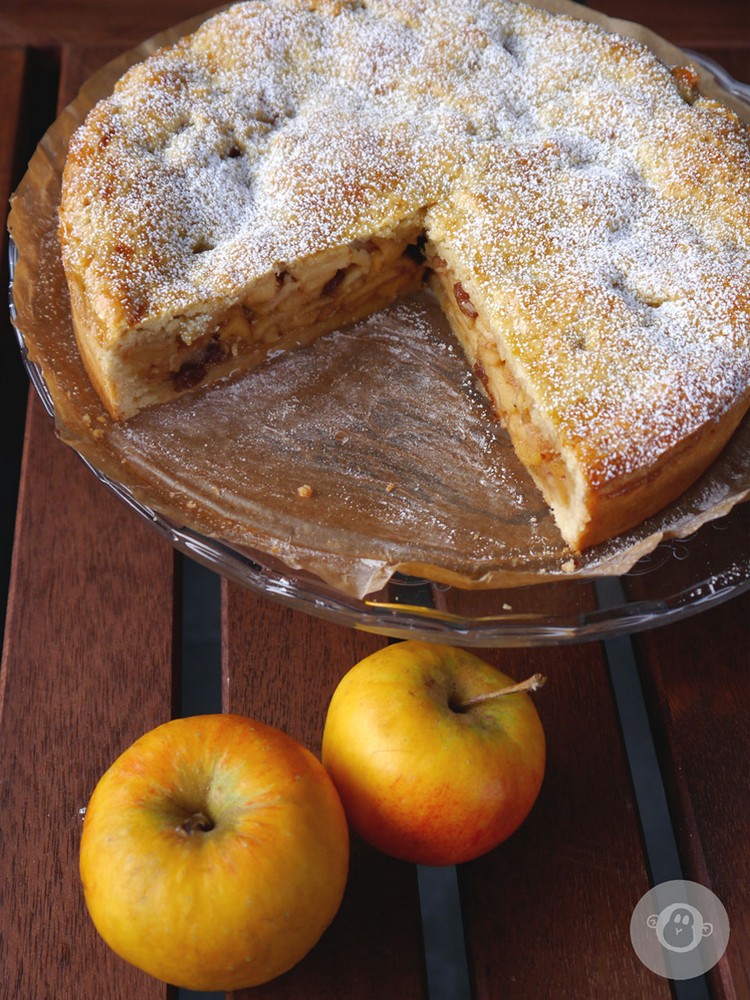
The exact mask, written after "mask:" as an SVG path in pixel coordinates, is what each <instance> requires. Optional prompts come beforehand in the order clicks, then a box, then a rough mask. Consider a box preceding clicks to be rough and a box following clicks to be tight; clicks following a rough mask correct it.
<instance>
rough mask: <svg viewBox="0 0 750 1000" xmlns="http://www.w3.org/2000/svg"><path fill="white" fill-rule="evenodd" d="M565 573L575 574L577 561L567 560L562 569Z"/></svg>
mask: <svg viewBox="0 0 750 1000" xmlns="http://www.w3.org/2000/svg"><path fill="white" fill-rule="evenodd" d="M560 569H562V571H563V573H575V571H576V561H575V559H566V560H565V562H564V563H563V564H562V566H561V567H560Z"/></svg>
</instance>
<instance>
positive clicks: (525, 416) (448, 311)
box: [427, 249, 582, 532]
mask: <svg viewBox="0 0 750 1000" xmlns="http://www.w3.org/2000/svg"><path fill="white" fill-rule="evenodd" d="M427 266H428V268H429V273H430V286H431V288H432V290H433V292H434V293H435V295H436V296H437V298H438V300H439V302H440V305H441V307H442V309H443V311H444V313H445V315H446V317H447V319H448V321H449V323H450V325H451V328H452V330H453V332H454V334H455V335H456V337H457V339H458V341H459V342H460V344H461V347H462V348H463V351H464V353H465V355H466V357H467V359H468V361H469V363H470V365H471V366H472V369H473V371H474V374H475V376H476V378H477V380H478V382H479V384H480V385H481V387H482V388H483V390H484V392H485V393H486V395H487V396H488V397H489V400H490V402H491V404H492V407H493V409H494V411H495V413H496V415H497V417H498V419H499V420H500V421H501V422H502V424H503V425H504V427H505V428H506V429H507V431H508V433H509V435H510V438H511V441H512V442H513V447H514V449H515V452H516V454H517V455H518V457H519V459H520V461H521V462H522V463H523V465H524V466H525V467H526V468H527V470H528V471H529V473H530V475H531V476H532V478H533V480H534V482H535V483H536V485H537V487H538V488H539V489H540V490H541V492H542V494H543V495H544V498H545V500H546V502H547V504H548V505H549V506H550V507H551V508H552V510H553V512H554V514H555V518H556V519H557V521H558V524H559V525H560V526H561V528H562V530H563V532H565V530H566V528H567V525H568V524H573V523H574V522H577V519H578V516H579V515H578V514H577V513H576V514H575V515H574V514H573V511H574V510H576V509H577V507H578V503H579V501H578V497H579V496H580V495H581V494H582V484H581V483H580V475H579V473H578V472H577V470H576V469H575V468H574V467H572V466H571V464H570V463H569V462H567V461H566V459H565V456H564V453H563V449H562V448H561V447H560V446H559V444H558V442H557V441H556V439H555V435H554V431H553V430H552V429H551V428H550V427H549V426H548V424H547V421H546V420H545V419H544V416H543V414H541V413H540V412H539V410H538V409H537V407H536V406H535V404H534V401H533V399H532V398H531V395H530V394H529V393H528V392H527V391H526V390H525V388H524V377H523V373H522V372H521V371H520V370H519V368H518V366H517V365H516V364H514V362H513V361H512V360H511V357H510V355H509V354H506V353H505V352H504V351H503V344H502V339H501V338H500V337H499V336H497V335H496V334H493V333H491V332H490V325H489V323H488V322H487V321H486V320H485V319H484V318H483V316H482V313H481V308H479V307H478V305H477V304H476V303H475V302H473V301H472V299H471V297H470V295H469V294H468V292H467V291H466V289H465V288H464V287H463V285H462V284H461V282H460V281H458V280H457V279H456V276H455V274H454V273H453V271H452V270H451V268H450V267H449V265H448V264H447V263H446V261H445V260H444V259H443V258H442V257H439V256H437V255H436V254H435V253H434V252H432V251H431V250H430V249H428V256H427Z"/></svg>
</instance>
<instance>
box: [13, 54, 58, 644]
mask: <svg viewBox="0 0 750 1000" xmlns="http://www.w3.org/2000/svg"><path fill="white" fill-rule="evenodd" d="M22 58H23V66H22V67H21V69H22V73H21V77H20V89H19V87H18V83H19V78H18V76H17V70H18V66H17V63H18V61H19V60H20V59H21V50H20V49H15V48H13V49H10V48H9V49H8V58H7V59H6V58H5V57H3V67H2V69H1V70H0V81H2V87H0V93H2V95H3V101H5V102H14V101H16V102H17V107H18V111H17V114H16V116H15V118H16V130H15V134H13V135H5V134H3V135H2V137H1V138H2V142H3V145H4V146H5V145H6V144H7V146H11V147H12V149H13V152H12V156H11V157H10V162H11V168H10V173H9V174H8V175H7V176H6V175H5V171H4V170H3V172H2V175H1V176H0V203H1V204H2V208H1V209H0V212H1V213H2V217H1V221H2V225H0V287H2V289H3V296H4V294H5V291H4V290H5V289H7V288H8V284H9V280H10V273H9V268H8V235H7V229H6V218H7V215H6V213H7V210H8V199H9V197H10V194H11V192H12V191H13V190H15V188H16V187H17V185H18V183H19V181H20V180H21V178H22V177H23V175H24V173H25V171H26V164H27V163H28V161H29V158H30V157H31V154H32V153H33V151H34V148H35V146H36V144H37V142H38V141H39V139H41V137H42V135H43V134H44V132H45V131H46V129H47V128H48V127H49V125H50V124H51V123H52V122H53V121H54V118H55V108H56V99H57V87H58V83H59V78H60V59H59V53H58V52H56V51H55V50H51V49H26V50H24V51H23V57H22ZM2 317H3V319H2V322H1V323H0V422H2V426H3V427H5V428H8V430H6V433H5V434H3V435H2V439H1V440H0V465H1V466H2V469H3V475H2V478H0V607H1V608H2V610H0V615H2V617H1V618H0V634H3V633H4V631H5V614H6V606H7V603H8V584H9V580H10V564H11V556H12V552H13V533H14V525H15V514H16V505H17V503H18V484H19V478H20V472H21V452H22V446H23V428H24V420H25V415H26V398H27V394H28V379H27V377H26V372H25V371H24V368H23V364H22V361H21V352H20V350H19V348H18V344H17V341H16V337H15V334H14V332H13V329H12V327H11V324H10V319H9V310H8V308H6V305H5V301H3V310H2Z"/></svg>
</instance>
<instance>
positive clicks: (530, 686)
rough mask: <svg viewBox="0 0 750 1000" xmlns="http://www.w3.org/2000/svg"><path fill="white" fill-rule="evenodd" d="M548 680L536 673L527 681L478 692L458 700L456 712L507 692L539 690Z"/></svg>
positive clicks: (500, 696) (455, 707) (502, 695)
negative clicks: (496, 689)
mask: <svg viewBox="0 0 750 1000" xmlns="http://www.w3.org/2000/svg"><path fill="white" fill-rule="evenodd" d="M546 681H547V678H546V677H545V676H544V674H534V675H533V676H531V677H527V678H526V680H525V681H519V683H518V684H510V685H509V686H508V687H504V688H500V690H499V691H487V692H486V693H485V694H477V695H475V696H474V697H473V698H467V699H466V701H460V702H458V704H456V705H454V706H453V708H454V711H456V712H465V711H466V709H467V708H472V707H473V706H474V705H480V704H481V703H482V702H483V701H490V699H491V698H502V697H504V696H505V695H506V694H518V693H519V692H521V691H537V690H538V689H539V688H540V687H542V685H543V684H545V683H546Z"/></svg>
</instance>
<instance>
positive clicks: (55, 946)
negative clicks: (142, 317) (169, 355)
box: [0, 398, 174, 1000]
mask: <svg viewBox="0 0 750 1000" xmlns="http://www.w3.org/2000/svg"><path fill="white" fill-rule="evenodd" d="M20 510H21V514H20V516H19V520H18V525H17V532H16V542H15V549H14V558H13V575H12V581H11V600H10V603H9V609H8V621H7V632H6V642H5V647H4V656H3V666H2V670H3V699H2V716H1V725H0V775H1V776H0V814H1V815H2V816H3V824H2V833H1V836H0V871H2V872H3V873H4V877H3V879H1V880H0V912H2V913H3V914H13V915H14V919H13V920H10V921H4V922H3V933H4V937H3V941H2V955H1V956H0V964H1V966H2V968H3V977H4V983H5V986H6V987H7V988H9V989H10V990H11V991H10V993H9V994H8V995H9V996H14V997H29V998H31V997H55V998H59V1000H66V998H70V1000H74V998H75V1000H79V998H87V1000H88V998H92V1000H93V998H95V997H103V996H110V995H112V994H111V993H110V992H109V989H110V987H109V986H108V984H111V983H112V982H113V981H117V982H118V983H120V984H122V985H121V987H120V988H119V989H118V994H119V995H121V996H128V997H129V998H134V1000H136V998H137V1000H141V998H143V1000H146V998H156V997H164V996H165V990H164V988H163V987H162V986H160V985H159V984H158V983H155V982H154V981H153V980H147V977H145V976H143V975H142V974H140V973H137V972H136V971H135V970H133V969H131V968H130V967H129V966H125V963H123V962H122V961H121V960H120V959H118V958H117V957H116V956H115V955H114V954H113V953H112V952H110V951H109V949H108V948H107V947H106V946H105V945H104V944H103V942H101V940H100V939H99V938H98V937H97V935H96V932H95V931H94V928H93V925H92V924H91V922H90V920H89V919H88V916H87V914H86V912H85V908H84V903H83V898H82V893H81V891H80V885H79V880H78V866H77V857H78V843H79V837H80V830H81V823H82V816H81V813H80V810H81V809H82V808H84V807H85V805H86V803H87V801H88V798H89V795H90V794H91V792H92V791H93V789H94V785H95V784H96V781H97V780H98V778H99V776H100V775H101V774H102V773H103V772H104V770H105V769H106V768H107V767H108V766H109V764H110V763H111V762H112V761H113V760H114V758H115V757H116V756H117V755H118V754H119V753H120V752H121V751H122V750H124V749H125V747H126V746H128V745H129V743H131V742H132V741H133V740H134V739H136V738H137V737H138V736H139V735H141V733H142V732H144V731H145V730H146V729H149V728H151V727H152V726H154V725H157V724H158V723H160V722H164V721H166V719H168V718H169V716H170V710H171V702H172V690H171V677H172V669H171V661H172V625H173V582H172V581H173V573H172V571H173V561H174V560H173V554H172V552H171V550H170V549H169V548H168V547H167V546H166V545H165V544H162V543H160V542H159V540H158V539H156V538H155V537H154V535H153V532H152V531H151V529H150V528H148V527H147V526H146V525H145V524H141V523H140V522H139V521H137V520H136V519H135V517H134V515H132V514H131V513H130V512H128V511H127V510H125V508H124V506H123V505H122V504H121V503H120V502H119V501H117V500H116V499H115V498H114V497H113V496H110V495H109V494H108V493H107V492H106V491H105V490H104V488H103V487H102V486H101V485H100V484H99V483H98V482H97V481H96V480H95V479H94V477H93V476H92V475H91V473H90V472H88V470H87V469H85V467H84V466H83V464H82V463H81V462H80V461H79V459H78V458H77V457H76V456H75V455H74V454H73V452H72V451H70V450H69V449H68V448H66V447H64V446H63V445H61V444H60V443H59V442H58V441H57V440H56V439H55V437H54V435H53V432H52V426H51V422H50V420H49V418H48V417H47V415H46V413H44V411H43V410H42V408H41V406H40V404H39V403H38V401H37V400H36V398H33V399H31V400H30V413H29V418H28V422H27V432H26V450H25V454H24V462H23V472H22V481H21V501H20ZM146 595H148V596H147V597H146ZM6 873H7V877H6Z"/></svg>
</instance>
